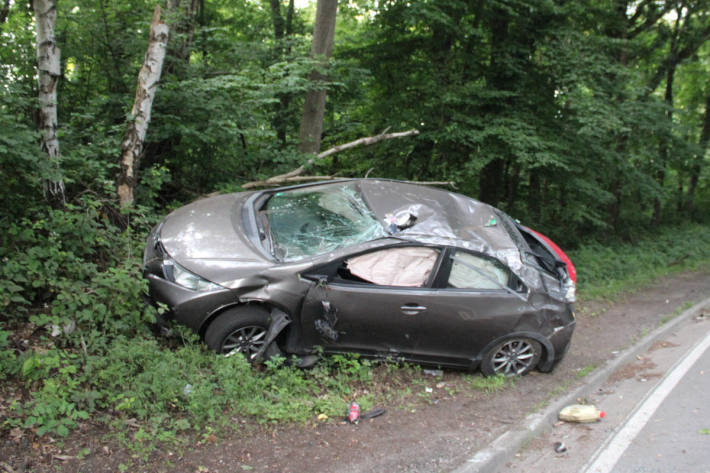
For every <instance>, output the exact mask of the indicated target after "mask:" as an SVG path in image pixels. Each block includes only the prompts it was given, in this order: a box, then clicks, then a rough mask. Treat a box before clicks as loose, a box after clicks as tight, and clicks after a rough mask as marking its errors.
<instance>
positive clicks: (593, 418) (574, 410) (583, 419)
mask: <svg viewBox="0 0 710 473" xmlns="http://www.w3.org/2000/svg"><path fill="white" fill-rule="evenodd" d="M605 416H606V413H605V412H604V411H602V410H600V409H598V408H597V407H596V406H593V405H591V404H572V405H571V406H567V407H565V408H564V409H562V410H561V411H560V413H559V415H558V417H559V419H560V420H563V421H565V422H580V423H587V422H597V421H599V420H601V419H602V418H604V417H605Z"/></svg>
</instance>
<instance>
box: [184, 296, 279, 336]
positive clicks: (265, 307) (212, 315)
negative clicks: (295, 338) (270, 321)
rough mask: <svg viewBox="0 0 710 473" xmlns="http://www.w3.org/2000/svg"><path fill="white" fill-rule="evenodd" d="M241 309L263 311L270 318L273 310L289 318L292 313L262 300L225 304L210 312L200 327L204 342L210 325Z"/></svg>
mask: <svg viewBox="0 0 710 473" xmlns="http://www.w3.org/2000/svg"><path fill="white" fill-rule="evenodd" d="M239 307H256V308H260V309H263V310H264V312H265V314H266V316H267V317H269V318H270V317H271V311H272V310H273V309H278V310H281V311H283V312H285V313H286V314H287V315H289V316H290V315H291V314H290V311H288V310H286V309H285V308H283V307H280V306H278V305H276V304H272V303H269V302H267V301H264V300H261V299H247V300H238V301H234V302H231V303H229V304H225V305H223V306H220V307H218V308H217V309H215V310H213V311H212V312H210V313H209V314H208V315H207V317H205V318H204V320H203V321H202V325H200V329H199V331H198V333H199V335H200V338H202V339H203V340H204V338H205V333H206V332H207V328H208V327H209V326H210V324H211V323H212V322H214V321H215V319H217V317H219V316H220V315H222V314H223V313H225V312H227V311H228V310H232V309H236V308H239ZM287 330H288V327H287V328H286V330H284V332H286V331H287Z"/></svg>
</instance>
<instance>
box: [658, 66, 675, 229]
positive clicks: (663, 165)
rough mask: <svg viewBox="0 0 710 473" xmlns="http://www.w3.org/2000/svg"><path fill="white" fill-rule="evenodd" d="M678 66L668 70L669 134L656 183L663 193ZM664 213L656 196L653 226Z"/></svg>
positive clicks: (663, 144) (663, 142)
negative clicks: (674, 84)
mask: <svg viewBox="0 0 710 473" xmlns="http://www.w3.org/2000/svg"><path fill="white" fill-rule="evenodd" d="M675 70H676V65H675V64H672V65H671V67H669V68H668V72H667V74H666V93H665V102H666V107H668V108H667V110H666V119H667V122H668V134H667V136H665V137H662V138H661V142H660V144H659V147H658V148H659V149H658V163H657V169H656V182H657V183H658V185H659V186H660V188H661V192H663V186H664V185H665V182H666V163H667V162H668V147H669V144H670V137H671V133H673V79H674V77H675ZM662 211H663V201H662V200H661V196H656V198H655V199H654V201H653V225H654V226H656V225H658V224H660V223H661V212H662Z"/></svg>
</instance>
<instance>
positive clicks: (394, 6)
mask: <svg viewBox="0 0 710 473" xmlns="http://www.w3.org/2000/svg"><path fill="white" fill-rule="evenodd" d="M326 3H330V4H331V6H333V5H334V4H335V2H334V0H319V1H318V2H317V4H318V6H322V5H324V4H326ZM337 3H338V4H337V14H336V26H335V39H334V46H333V48H332V54H331V55H330V58H329V60H328V61H326V60H325V59H326V58H325V56H328V54H327V53H328V52H329V51H327V50H328V49H329V48H328V46H327V45H326V47H325V48H324V49H323V52H324V54H325V56H323V55H319V54H313V51H318V49H317V48H315V47H314V45H313V44H312V43H314V41H313V40H312V38H313V36H314V35H313V32H314V26H318V25H317V23H318V22H317V21H316V17H317V15H316V10H317V8H316V2H312V3H310V4H306V5H296V4H294V0H268V1H267V0H166V1H165V2H160V5H161V7H162V20H163V21H164V23H165V24H166V25H167V27H168V30H169V34H168V38H167V54H166V56H165V60H164V63H163V66H162V71H161V72H162V76H161V78H160V82H159V84H158V86H157V88H155V87H154V88H152V89H151V90H152V92H153V93H154V97H155V98H154V101H153V103H152V119H151V121H150V123H149V126H148V129H147V135H146V136H145V140H144V142H142V143H141V145H142V146H141V147H140V153H139V157H140V159H139V160H136V161H135V164H136V166H137V167H136V169H135V178H134V179H133V182H132V185H134V186H135V200H134V201H133V202H132V203H131V204H130V205H123V206H120V205H119V201H118V195H117V190H116V189H117V182H118V180H119V174H120V173H121V171H122V167H121V165H120V157H121V156H122V151H123V148H124V147H125V146H124V144H125V140H124V138H125V137H126V136H128V133H129V131H128V130H130V129H131V128H130V127H131V126H133V125H135V123H136V121H137V120H136V116H134V115H132V113H131V110H132V106H133V104H134V99H135V97H136V84H137V81H138V76H139V70H140V69H141V66H142V64H143V61H144V58H145V56H146V49H147V46H148V42H149V31H150V25H151V20H152V19H153V15H154V7H155V4H156V0H151V1H146V0H111V1H109V0H56V1H55V0H0V199H2V202H3V211H2V213H0V235H2V236H1V237H0V260H1V261H2V264H0V310H1V311H0V379H5V378H8V379H13V380H15V381H16V383H15V384H12V383H3V384H2V385H0V394H1V395H0V418H1V419H2V423H1V424H0V431H3V430H5V429H10V428H13V429H18V428H25V429H33V432H35V433H36V434H37V435H43V434H46V433H49V434H56V435H67V434H68V432H69V430H70V429H72V428H75V427H76V426H77V425H78V424H79V423H80V422H82V420H84V419H87V418H88V417H89V416H93V415H94V414H96V413H97V412H103V413H105V414H110V415H107V416H106V417H104V418H105V419H108V420H106V422H113V420H111V419H114V420H115V419H117V418H118V419H120V417H121V416H125V417H127V418H137V419H139V420H140V421H141V422H143V421H144V420H145V422H146V423H145V424H141V430H139V431H138V433H140V432H143V437H141V439H139V440H140V441H141V442H142V441H148V440H150V441H165V438H167V437H165V438H163V437H161V436H160V435H157V434H156V435H153V434H151V435H147V434H145V432H152V433H156V432H163V433H164V434H165V435H168V434H170V435H173V436H174V435H175V432H178V431H182V430H184V429H186V428H188V427H189V426H190V425H205V424H206V423H209V422H214V421H215V419H218V418H220V413H221V412H222V410H224V409H233V410H236V411H238V412H243V413H245V415H255V416H260V418H266V419H272V418H273V419H282V418H283V419H292V418H291V417H289V415H292V413H294V412H298V413H299V415H300V416H309V415H311V414H313V413H318V412H330V413H334V412H339V411H338V409H340V408H341V407H342V406H341V403H342V399H341V398H340V397H338V396H341V395H347V391H345V392H346V394H342V393H341V394H336V395H334V396H333V397H328V395H327V394H322V396H321V395H320V394H318V395H315V394H314V392H315V393H327V392H330V391H333V390H334V389H335V387H334V386H333V385H332V380H333V379H335V378H336V376H335V375H334V374H333V372H330V371H328V370H329V369H330V368H328V367H326V368H324V370H325V371H316V372H315V374H313V375H304V374H301V373H290V374H288V377H286V375H283V374H278V373H277V372H274V373H272V374H271V375H269V376H267V377H258V376H256V377H254V376H252V375H251V374H250V373H251V371H250V370H249V368H248V367H247V366H246V364H245V363H243V360H242V361H239V360H237V359H236V358H237V357H231V358H228V359H227V358H223V357H220V358H217V357H214V356H212V355H209V354H206V353H204V352H203V351H201V350H202V349H201V348H199V344H190V343H188V344H186V345H184V346H181V348H175V346H174V345H170V344H169V343H168V345H165V343H164V342H161V341H158V340H156V338H155V337H154V336H153V335H152V334H151V333H150V332H149V331H148V329H147V322H150V321H152V320H153V316H154V314H155V309H153V308H150V307H145V306H144V305H143V304H142V302H141V292H142V291H143V290H144V285H145V283H144V281H143V279H142V278H141V275H140V265H141V253H142V247H143V242H144V238H145V236H146V235H147V233H148V231H149V229H150V228H151V227H152V226H153V225H155V223H156V222H158V221H159V220H160V219H161V218H162V216H164V215H165V214H166V213H168V212H169V211H170V210H171V209H172V208H175V207H177V206H180V205H182V204H184V203H186V202H189V201H191V200H194V199H196V198H199V197H200V196H203V195H206V194H209V193H213V192H230V191H238V190H240V189H241V188H242V186H243V185H244V184H246V183H248V182H250V181H254V180H261V179H264V178H268V177H270V176H273V175H276V174H280V173H284V172H287V171H289V170H291V169H294V168H297V167H298V166H300V165H302V164H304V163H307V162H308V161H309V160H310V159H312V158H313V153H314V152H317V151H318V150H319V149H320V150H326V149H329V148H331V147H333V146H336V145H340V144H343V143H348V142H351V141H353V140H356V139H359V138H361V137H365V136H376V135H379V134H381V133H383V132H384V131H385V130H390V131H392V132H399V131H404V130H412V129H416V130H418V131H419V133H418V134H417V135H416V136H414V135H412V136H408V137H404V138H399V139H392V140H383V141H380V142H378V143H377V144H374V145H371V146H360V147H354V148H351V149H348V150H347V151H342V152H339V153H336V154H332V155H330V156H329V157H327V158H325V159H318V160H315V161H314V162H313V164H311V165H309V166H307V168H306V169H305V171H304V173H305V174H311V175H327V176H342V177H362V176H364V175H366V174H369V176H370V177H387V178H399V179H411V180H417V181H448V182H453V183H454V184H455V186H456V190H458V191H459V192H462V193H464V194H467V195H471V196H474V197H478V198H479V199H481V200H483V201H485V202H488V203H490V204H493V205H496V206H498V207H500V208H502V209H504V210H505V211H507V212H508V213H509V214H511V215H512V216H514V217H516V218H518V219H520V220H521V221H522V222H523V223H524V224H527V225H529V226H531V227H533V228H536V229H539V230H541V231H543V232H544V233H546V234H548V235H550V236H551V237H552V238H553V239H555V240H556V241H558V243H560V244H561V245H563V246H564V247H565V248H575V247H579V248H580V249H579V250H578V253H577V256H578V257H579V258H580V260H579V261H580V264H578V270H579V274H580V287H581V288H582V289H584V287H585V284H587V283H589V281H591V280H595V281H597V282H600V283H599V285H598V287H599V293H600V294H604V295H605V296H608V294H609V293H610V289H609V288H610V285H609V284H607V281H608V280H609V279H610V277H612V276H615V275H624V276H626V275H628V274H632V273H633V274H636V275H639V274H641V273H643V277H651V276H650V275H653V274H656V273H655V271H656V270H657V269H658V268H661V267H663V268H665V267H670V266H672V265H677V264H678V263H679V262H680V261H683V260H694V259H695V260H700V259H703V258H704V260H706V259H707V257H708V255H707V251H708V248H710V247H709V246H708V245H707V236H706V235H707V234H708V232H707V225H685V223H686V222H699V223H701V224H702V223H703V221H705V222H706V223H707V221H708V220H709V219H710V180H709V177H710V166H708V164H709V163H708V157H707V147H708V146H707V145H708V139H709V138H710V45H709V43H708V41H707V40H708V38H710V2H708V1H707V0H578V1H568V0H488V1H475V0H474V1H463V0H406V1H405V0H347V1H345V0H343V1H340V2H337ZM39 7H41V8H39ZM38 12H39V13H38ZM48 12H51V13H52V14H54V13H56V19H53V20H51V21H49V17H48V16H47V15H48ZM40 14H41V15H40ZM40 17H41V18H40ZM38 20H41V21H38ZM47 21H49V23H47ZM50 23H52V24H53V26H54V28H53V35H48V33H51V32H50V31H48V29H47V28H46V27H42V28H39V27H38V26H39V25H40V24H42V25H45V26H46V25H48V24H50ZM314 23H316V25H314ZM320 26H323V25H320ZM325 29H327V28H325ZM315 30H316V31H318V28H317V27H316V28H315ZM38 31H39V32H40V36H41V38H38ZM326 36H327V35H326ZM42 38H44V39H42ZM47 38H50V39H51V40H48V39H47ZM326 43H327V41H326ZM38 50H40V51H41V53H40V67H38ZM59 51H60V52H61V54H60V55H57V56H56V58H57V59H59V62H58V63H57V64H56V66H52V65H49V66H47V65H45V66H42V65H41V64H42V63H43V62H42V61H45V62H46V63H51V61H46V60H47V59H49V57H48V55H51V54H52V53H58V52H59ZM48 92H51V93H52V94H53V93H54V92H56V99H55V98H51V97H53V95H52V94H50V93H48ZM323 95H325V96H326V105H325V110H324V116H323V119H322V123H320V122H321V120H320V119H319V118H318V117H316V119H315V120H314V119H313V118H312V117H311V118H309V120H311V122H317V123H315V125H318V126H320V125H322V132H321V133H319V134H318V138H320V141H321V142H320V143H317V141H318V140H315V142H313V141H311V144H314V143H315V145H314V146H311V147H309V146H304V144H305V143H304V139H303V134H302V129H303V128H304V126H303V125H304V120H306V118H304V117H306V116H307V114H306V113H304V108H308V107H306V104H307V102H308V100H311V99H312V98H313V97H322V96H323ZM309 97H310V98H309ZM55 106H56V107H55ZM51 109H55V110H56V112H57V120H56V125H53V124H52V123H53V122H52V120H48V118H50V115H51V114H50V113H48V112H47V110H51ZM316 115H317V114H316ZM311 124H314V123H311ZM318 126H316V127H315V128H313V129H319V128H318ZM55 135H56V136H55ZM48 138H51V142H50V141H48ZM48 143H49V144H48ZM124 177H125V176H124ZM660 227H663V228H662V229H659V228H660ZM649 235H651V236H652V238H650V239H649V238H648V236H649ZM644 236H645V237H646V240H645V241H646V243H644V244H640V245H636V247H634V246H633V245H627V246H622V247H619V248H621V249H620V250H619V251H618V252H609V251H606V250H607V247H602V246H599V245H598V244H595V243H590V242H592V241H595V240H596V241H602V242H604V244H606V243H609V242H611V241H612V240H615V241H619V240H623V241H626V242H632V243H635V242H637V241H640V240H639V238H640V237H644ZM649 241H651V243H649ZM698 242H701V243H698ZM589 245H592V246H591V247H590V246H589ZM594 245H597V246H594ZM589 248H591V250H590V249H589ZM637 249H638V252H637V251H636V250H637ZM585 255H586V256H585ZM574 256H575V255H573V257H574ZM183 336H184V337H185V338H184V339H185V340H187V339H189V335H183ZM170 343H173V342H170ZM240 363H241V364H240ZM336 364H337V363H336ZM343 366H345V365H343ZM358 366H359V365H358ZM346 368H348V367H347V366H346ZM235 370H237V371H235ZM235 372H238V373H239V377H235V376H234V373H235ZM344 372H346V373H347V369H346V370H345V371H344ZM319 373H320V374H319ZM358 373H360V372H359V371H358ZM307 376H311V378H312V379H311V378H307ZM358 376H360V375H358ZM363 376H364V375H363ZM368 376H369V375H368ZM308 379H311V381H313V383H315V384H316V385H317V386H318V387H317V388H313V387H312V384H308V383H310V382H311V381H308V382H307V380H308ZM279 380H280V381H279ZM284 380H286V381H284ZM186 383H187V385H190V386H195V387H196V388H195V390H196V391H195V393H196V394H194V395H192V396H188V395H187V394H185V391H184V388H185V386H186ZM230 383H231V384H230ZM279 383H281V384H279ZM289 383H291V384H289ZM15 385H22V386H24V388H23V389H19V388H18V389H15V388H14V386H15ZM282 386H287V388H283V389H282ZM294 386H299V389H301V391H303V393H302V394H303V396H302V398H299V399H301V400H299V401H294V398H293V397H290V394H288V393H291V392H293V391H294V390H296V388H294ZM338 386H340V385H338ZM342 386H345V387H347V383H343V384H342ZM348 389H349V388H348ZM319 390H320V391H319ZM271 391H274V392H275V391H278V392H279V393H280V394H279V396H278V397H277V398H274V397H273V396H272V397H264V396H265V394H264V393H268V392H271ZM316 398H317V399H319V401H318V403H320V404H318V403H316V404H314V401H313V399H316ZM242 401H243V403H242ZM294 403H300V404H298V406H299V407H298V408H294V407H293V405H294ZM328 403H329V404H328ZM325 404H327V406H326V405H325ZM279 406H280V407H279ZM328 406H329V407H328ZM326 407H328V409H330V410H328V409H326ZM176 412H181V413H183V415H185V416H187V417H180V416H176V415H175V413H176ZM188 414H189V415H188ZM190 415H191V416H192V417H190ZM280 415H281V416H282V417H278V416H280ZM269 416H272V417H269ZM228 418H229V416H224V419H228ZM299 418H300V417H299ZM186 419H189V420H186ZM117 425H118V427H117V429H118V430H119V431H121V430H122V429H123V430H125V429H124V427H122V425H123V424H121V423H120V422H119V423H118V424H117ZM161 429H164V430H161ZM165 429H167V430H165ZM166 432H167V433H166ZM138 433H137V434H136V436H137V435H138ZM156 439H157V440H156Z"/></svg>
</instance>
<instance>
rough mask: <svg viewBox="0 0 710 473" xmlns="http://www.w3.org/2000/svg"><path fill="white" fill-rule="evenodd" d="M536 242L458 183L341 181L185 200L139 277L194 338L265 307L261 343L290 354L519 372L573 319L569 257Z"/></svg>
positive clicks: (553, 355) (552, 354)
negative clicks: (512, 343) (454, 188)
mask: <svg viewBox="0 0 710 473" xmlns="http://www.w3.org/2000/svg"><path fill="white" fill-rule="evenodd" d="M536 242H539V237H538V236H537V235H536V234H535V233H534V232H533V231H531V230H530V229H527V228H526V227H522V226H520V225H519V224H517V223H516V222H515V221H513V220H512V219H511V218H510V217H508V216H507V215H506V214H504V213H503V212H501V211H500V210H498V209H495V208H493V207H491V206H489V205H487V204H484V203H482V202H479V201H476V200H474V199H471V198H469V197H466V196H463V195H460V194H456V193H452V192H447V191H444V190H441V189H435V188H431V187H426V186H421V185H417V184H413V183H407V182H401V181H390V180H383V179H359V180H342V181H336V182H330V183H326V184H309V185H303V186H294V187H289V188H281V189H275V190H268V191H260V192H247V193H237V194H229V195H222V196H218V197H212V198H208V199H203V200H199V201H197V202H194V203H192V204H190V205H187V206H185V207H183V208H180V209H178V210H176V211H175V212H173V213H172V214H170V215H168V217H166V218H165V220H164V221H163V222H162V223H161V224H160V225H158V226H157V227H156V228H155V229H154V230H153V231H152V232H151V234H150V235H149V237H148V240H147V245H146V250H145V254H144V275H145V277H147V278H148V281H149V294H150V297H151V299H152V300H154V301H157V302H162V303H165V304H167V306H168V307H169V309H170V310H169V316H170V317H172V318H174V319H175V320H176V321H178V322H180V323H182V324H185V325H187V326H189V327H191V328H192V329H194V330H195V331H197V332H199V333H201V334H203V335H204V334H205V333H206V332H207V331H208V330H210V327H212V329H211V330H212V332H215V331H216V330H217V328H215V327H221V326H224V327H230V329H231V328H232V326H236V325H235V324H227V323H225V322H224V319H225V318H228V317H229V318H235V319H239V318H240V317H241V318H244V319H245V320H247V319H248V320H250V321H251V322H250V323H252V324H257V325H258V323H257V322H258V320H259V318H260V317H261V318H263V319H264V322H263V325H264V327H268V330H265V332H266V335H265V336H266V339H267V340H268V341H269V342H272V341H274V343H276V344H277V345H278V347H279V348H280V349H281V350H282V351H283V352H285V353H286V354H289V355H290V354H293V355H297V356H306V355H309V354H312V353H314V352H316V351H317V350H320V349H322V350H323V351H324V352H326V353H343V352H358V353H361V354H363V355H366V356H373V357H383V356H384V357H395V358H404V359H407V360H409V361H412V362H419V363H426V364H435V365H442V366H455V367H462V368H470V369H472V368H476V367H477V366H479V364H481V363H486V364H488V365H491V366H493V365H494V364H496V363H499V365H500V366H505V367H506V368H505V369H506V370H509V369H512V370H513V371H511V373H513V374H523V371H525V372H527V371H529V369H532V368H535V367H537V369H539V370H541V371H549V370H551V369H552V367H553V365H554V364H555V362H556V361H559V359H561V357H562V356H563V355H564V353H565V352H566V350H567V348H568V346H569V341H570V338H571V335H572V332H573V330H574V325H575V321H574V315H573V312H572V310H573V308H572V302H573V298H574V283H573V282H572V281H571V279H570V275H569V272H568V269H567V266H566V265H565V262H564V261H562V259H561V257H560V256H559V254H557V253H556V252H555V251H553V250H551V249H550V247H549V245H547V246H546V245H545V244H539V243H536ZM560 251H561V250H560ZM570 264H571V263H570ZM259 311H260V312H259ZM260 314H261V315H260ZM275 314H276V315H277V316H275ZM220 319H222V321H221V322H219V323H216V321H219V320H220ZM255 321H256V322H255ZM286 321H288V323H285V322H286ZM275 324H277V326H275ZM225 330H227V329H225ZM215 337H217V335H215V334H214V333H213V334H212V335H211V336H210V338H211V339H215ZM505 340H524V341H526V342H525V343H527V344H528V346H529V347H531V348H532V349H533V351H536V352H537V353H536V358H530V359H531V360H532V359H534V360H535V364H536V366H532V367H529V366H527V365H526V367H525V370H523V369H522V368H521V369H520V370H517V368H514V367H513V368H511V366H514V365H515V364H516V363H522V364H525V362H527V360H528V358H526V357H527V355H525V354H524V353H523V352H524V350H518V351H519V352H518V351H515V350H508V349H499V348H498V347H499V346H502V345H501V342H504V341H505ZM317 347H320V348H317ZM213 348H214V347H213ZM264 350H265V348H264V349H262V350H261V352H260V355H261V354H263V352H264ZM506 350H507V351H506ZM494 355H495V356H494ZM506 357H507V358H506ZM538 358H539V363H538V362H537V360H538ZM501 360H502V361H501ZM506 363H507V364H506ZM515 366H517V365H515ZM482 368H483V367H482ZM484 371H485V370H484ZM505 374H508V371H506V372H505Z"/></svg>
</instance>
